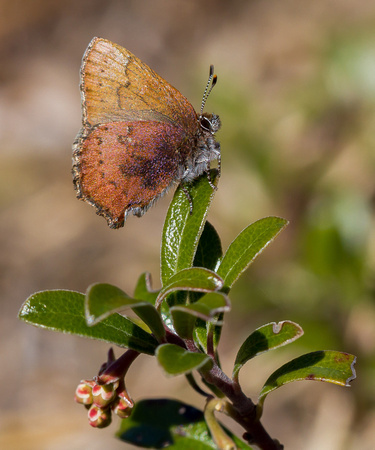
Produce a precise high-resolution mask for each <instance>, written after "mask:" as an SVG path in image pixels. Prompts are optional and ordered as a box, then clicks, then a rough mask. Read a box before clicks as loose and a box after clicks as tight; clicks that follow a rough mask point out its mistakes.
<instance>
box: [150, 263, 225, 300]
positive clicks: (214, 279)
mask: <svg viewBox="0 0 375 450" xmlns="http://www.w3.org/2000/svg"><path fill="white" fill-rule="evenodd" d="M222 286H223V280H222V279H221V278H220V277H219V276H218V275H217V274H216V273H215V272H212V270H208V269H204V268H203V267H192V268H190V269H183V270H181V271H180V272H178V273H176V274H175V275H173V277H171V278H170V279H169V280H168V284H167V285H165V286H164V287H163V289H162V290H161V291H160V293H159V296H158V298H157V300H156V303H155V306H156V307H157V308H158V307H159V306H160V304H161V303H162V301H163V300H164V299H165V298H166V297H167V296H168V295H169V294H170V293H171V292H174V291H196V292H212V291H217V290H219V289H221V288H222Z"/></svg>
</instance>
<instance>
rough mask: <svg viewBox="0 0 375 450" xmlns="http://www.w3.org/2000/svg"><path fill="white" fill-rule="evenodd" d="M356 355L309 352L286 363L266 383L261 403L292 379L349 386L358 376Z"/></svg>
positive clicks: (260, 395)
mask: <svg viewBox="0 0 375 450" xmlns="http://www.w3.org/2000/svg"><path fill="white" fill-rule="evenodd" d="M355 362H356V357H355V356H354V355H350V354H349V353H344V352H336V351H332V350H325V351H318V352H312V353H307V354H306V355H302V356H300V357H298V358H296V359H293V360H292V361H290V362H288V363H286V364H284V365H283V366H282V367H280V368H279V369H278V370H276V371H275V372H274V373H273V374H272V375H271V376H270V377H269V378H268V380H267V381H266V383H265V384H264V386H263V388H262V390H261V392H260V394H259V404H260V406H262V405H263V402H264V399H265V398H266V396H267V395H268V394H269V393H270V392H271V391H273V390H275V389H277V388H279V387H280V386H283V385H284V384H287V383H290V382H292V381H301V380H316V381H326V382H328V383H333V384H338V385H340V386H349V383H350V382H351V381H352V380H354V378H355V377H356V373H355V369H354V364H355Z"/></svg>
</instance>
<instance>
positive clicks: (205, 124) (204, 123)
mask: <svg viewBox="0 0 375 450" xmlns="http://www.w3.org/2000/svg"><path fill="white" fill-rule="evenodd" d="M199 123H200V126H201V127H202V128H203V129H204V130H206V131H208V132H209V133H214V130H213V127H212V123H211V121H210V120H209V119H208V118H207V117H205V116H200V118H199Z"/></svg>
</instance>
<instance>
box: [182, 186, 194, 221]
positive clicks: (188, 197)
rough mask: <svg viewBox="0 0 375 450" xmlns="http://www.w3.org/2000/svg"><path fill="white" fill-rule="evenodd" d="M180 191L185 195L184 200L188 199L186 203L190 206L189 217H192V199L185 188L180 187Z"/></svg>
mask: <svg viewBox="0 0 375 450" xmlns="http://www.w3.org/2000/svg"><path fill="white" fill-rule="evenodd" d="M181 189H182V190H183V192H184V194H185V195H186V198H187V199H188V202H189V205H190V215H192V214H193V199H192V198H191V195H190V192H189V190H188V188H187V187H186V186H184V185H181Z"/></svg>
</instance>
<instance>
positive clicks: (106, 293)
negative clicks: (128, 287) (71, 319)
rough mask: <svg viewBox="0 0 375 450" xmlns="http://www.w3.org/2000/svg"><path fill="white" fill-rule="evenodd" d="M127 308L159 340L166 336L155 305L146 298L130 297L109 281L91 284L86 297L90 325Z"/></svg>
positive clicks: (87, 319)
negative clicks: (108, 282) (145, 299)
mask: <svg viewBox="0 0 375 450" xmlns="http://www.w3.org/2000/svg"><path fill="white" fill-rule="evenodd" d="M125 309H132V310H133V311H134V312H135V313H136V314H137V315H138V317H140V318H141V319H142V320H143V321H144V322H145V323H146V325H147V326H148V327H149V328H150V329H151V331H152V332H153V333H154V335H155V337H156V338H157V339H158V340H159V341H163V339H164V336H165V330H164V325H163V322H162V320H161V317H160V314H159V313H158V312H157V311H156V309H155V307H154V306H153V305H152V304H150V303H148V302H147V301H144V300H137V299H135V298H131V297H129V296H128V295H127V294H126V293H125V292H124V291H122V290H121V289H120V288H118V287H116V286H113V285H111V284H107V283H95V284H92V285H91V286H89V288H88V289H87V292H86V298H85V311H86V321H87V324H88V325H89V326H92V325H95V324H97V323H99V322H102V321H103V320H104V319H105V318H106V317H108V316H110V315H112V314H114V313H116V312H120V311H124V310H125Z"/></svg>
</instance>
